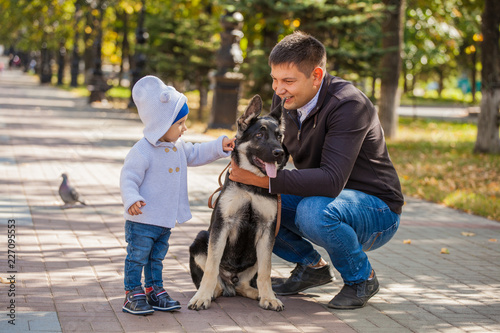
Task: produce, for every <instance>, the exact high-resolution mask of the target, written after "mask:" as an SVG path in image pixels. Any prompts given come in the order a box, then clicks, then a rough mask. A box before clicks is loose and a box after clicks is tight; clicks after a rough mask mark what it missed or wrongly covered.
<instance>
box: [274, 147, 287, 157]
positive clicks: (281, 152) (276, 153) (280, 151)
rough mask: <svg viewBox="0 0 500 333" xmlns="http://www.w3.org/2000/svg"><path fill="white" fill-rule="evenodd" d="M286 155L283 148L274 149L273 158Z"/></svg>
mask: <svg viewBox="0 0 500 333" xmlns="http://www.w3.org/2000/svg"><path fill="white" fill-rule="evenodd" d="M283 155H285V151H284V150H283V149H281V148H277V149H273V156H274V157H281V156H283Z"/></svg>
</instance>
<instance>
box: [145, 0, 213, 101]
mask: <svg viewBox="0 0 500 333" xmlns="http://www.w3.org/2000/svg"><path fill="white" fill-rule="evenodd" d="M148 8H149V9H148V14H147V16H146V21H145V24H146V29H147V31H148V33H149V39H148V45H147V48H146V50H144V51H145V53H147V54H148V61H147V67H148V71H149V72H151V73H156V75H158V76H160V77H161V78H162V79H164V80H165V83H168V84H171V85H174V86H176V87H177V88H178V90H180V91H184V90H187V89H190V88H191V84H193V88H196V89H198V90H199V92H200V105H201V106H203V105H204V104H206V99H207V93H206V92H207V90H208V85H209V80H208V74H209V72H210V70H212V69H215V67H216V65H215V53H216V51H217V48H218V44H219V41H218V40H216V38H217V36H218V32H219V31H220V29H221V26H220V24H219V22H218V18H219V17H220V15H221V13H222V9H221V8H220V6H215V5H213V4H212V2H211V1H209V0H200V1H193V2H192V3H187V2H186V1H180V0H170V1H169V2H168V3H166V2H165V1H159V0H155V1H151V2H150V4H149V7H148Z"/></svg>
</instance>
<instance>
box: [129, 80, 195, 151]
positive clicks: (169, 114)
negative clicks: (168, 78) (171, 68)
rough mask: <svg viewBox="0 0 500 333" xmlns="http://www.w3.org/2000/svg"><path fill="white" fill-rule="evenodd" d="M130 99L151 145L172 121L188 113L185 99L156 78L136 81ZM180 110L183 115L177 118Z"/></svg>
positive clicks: (166, 129) (154, 143)
mask: <svg viewBox="0 0 500 333" xmlns="http://www.w3.org/2000/svg"><path fill="white" fill-rule="evenodd" d="M132 98H133V100H134V103H135V105H136V106H137V111H138V112H139V117H140V118H141V120H142V123H143V124H144V131H143V132H144V137H145V138H146V139H147V140H148V141H149V142H150V143H151V144H152V145H156V143H157V142H158V140H159V139H160V138H161V137H162V136H163V135H164V134H165V133H166V132H167V131H168V129H169V128H170V126H172V124H173V123H174V120H179V119H180V118H182V117H184V116H185V115H186V114H187V112H188V108H187V104H186V102H187V97H186V96H185V95H184V94H181V93H180V92H178V91H177V90H175V88H174V87H171V86H167V85H165V83H163V82H162V81H161V80H160V79H159V78H157V77H156V76H152V75H148V76H145V77H143V78H142V79H140V80H139V81H137V83H136V84H135V85H134V87H133V88H132ZM181 109H182V114H183V115H182V117H178V115H179V112H180V111H181ZM179 116H180V115H179Z"/></svg>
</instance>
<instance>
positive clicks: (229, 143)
mask: <svg viewBox="0 0 500 333" xmlns="http://www.w3.org/2000/svg"><path fill="white" fill-rule="evenodd" d="M235 140H236V138H232V139H229V138H224V139H223V140H222V150H224V151H233V149H234V141H235Z"/></svg>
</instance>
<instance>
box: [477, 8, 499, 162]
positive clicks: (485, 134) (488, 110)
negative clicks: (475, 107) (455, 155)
mask: <svg viewBox="0 0 500 333" xmlns="http://www.w3.org/2000/svg"><path fill="white" fill-rule="evenodd" d="M498 13H500V2H499V1H498V0H486V1H485V4H484V12H483V15H482V26H481V30H482V33H483V43H482V46H481V49H482V52H481V63H482V65H483V68H482V71H481V92H482V95H483V97H482V101H481V113H480V114H479V119H478V124H477V139H476V145H475V147H474V152H475V153H489V154H500V137H499V134H498V129H499V122H500V114H499V107H500V49H499V47H498V42H499V40H500V32H499V30H498V28H499V26H500V16H499V15H498Z"/></svg>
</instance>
